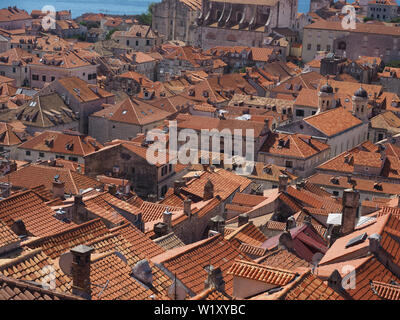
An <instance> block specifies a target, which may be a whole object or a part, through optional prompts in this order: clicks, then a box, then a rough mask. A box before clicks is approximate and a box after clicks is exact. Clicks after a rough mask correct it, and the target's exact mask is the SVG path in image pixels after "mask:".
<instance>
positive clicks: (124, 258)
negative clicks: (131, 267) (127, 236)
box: [114, 251, 128, 263]
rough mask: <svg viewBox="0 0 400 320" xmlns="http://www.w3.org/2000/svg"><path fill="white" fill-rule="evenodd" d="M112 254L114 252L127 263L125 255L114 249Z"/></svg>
mask: <svg viewBox="0 0 400 320" xmlns="http://www.w3.org/2000/svg"><path fill="white" fill-rule="evenodd" d="M114 254H115V255H116V256H117V257H118V258H120V259H121V260H122V261H123V262H124V263H127V261H128V260H127V259H126V257H125V256H124V255H123V254H122V253H121V252H119V251H115V252H114Z"/></svg>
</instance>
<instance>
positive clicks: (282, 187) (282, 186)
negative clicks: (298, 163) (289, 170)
mask: <svg viewBox="0 0 400 320" xmlns="http://www.w3.org/2000/svg"><path fill="white" fill-rule="evenodd" d="M288 181H289V177H288V176H287V175H286V174H281V175H280V176H279V192H284V191H286V188H287V185H288Z"/></svg>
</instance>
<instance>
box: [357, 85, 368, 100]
mask: <svg viewBox="0 0 400 320" xmlns="http://www.w3.org/2000/svg"><path fill="white" fill-rule="evenodd" d="M354 96H355V97H360V98H368V92H367V91H365V90H364V88H363V87H360V88H359V89H358V90H357V91H356V92H354Z"/></svg>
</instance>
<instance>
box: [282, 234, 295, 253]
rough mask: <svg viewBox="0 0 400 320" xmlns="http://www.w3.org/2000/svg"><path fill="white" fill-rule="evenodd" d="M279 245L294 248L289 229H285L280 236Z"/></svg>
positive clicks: (288, 248) (289, 248)
mask: <svg viewBox="0 0 400 320" xmlns="http://www.w3.org/2000/svg"><path fill="white" fill-rule="evenodd" d="M279 247H284V248H286V249H287V250H292V249H293V239H292V235H291V234H290V232H289V231H284V232H283V233H282V234H281V235H280V237H279Z"/></svg>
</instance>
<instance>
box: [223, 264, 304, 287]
mask: <svg viewBox="0 0 400 320" xmlns="http://www.w3.org/2000/svg"><path fill="white" fill-rule="evenodd" d="M228 274H230V275H233V276H235V277H242V278H247V279H251V280H256V281H262V282H265V283H268V284H272V285H277V286H284V285H287V284H288V283H289V282H291V281H293V280H294V279H295V278H296V273H294V272H291V271H288V270H284V269H277V268H271V267H268V266H264V265H260V264H257V263H254V262H249V261H242V260H237V261H235V263H234V264H233V265H232V267H231V268H230V269H229V271H228Z"/></svg>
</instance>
